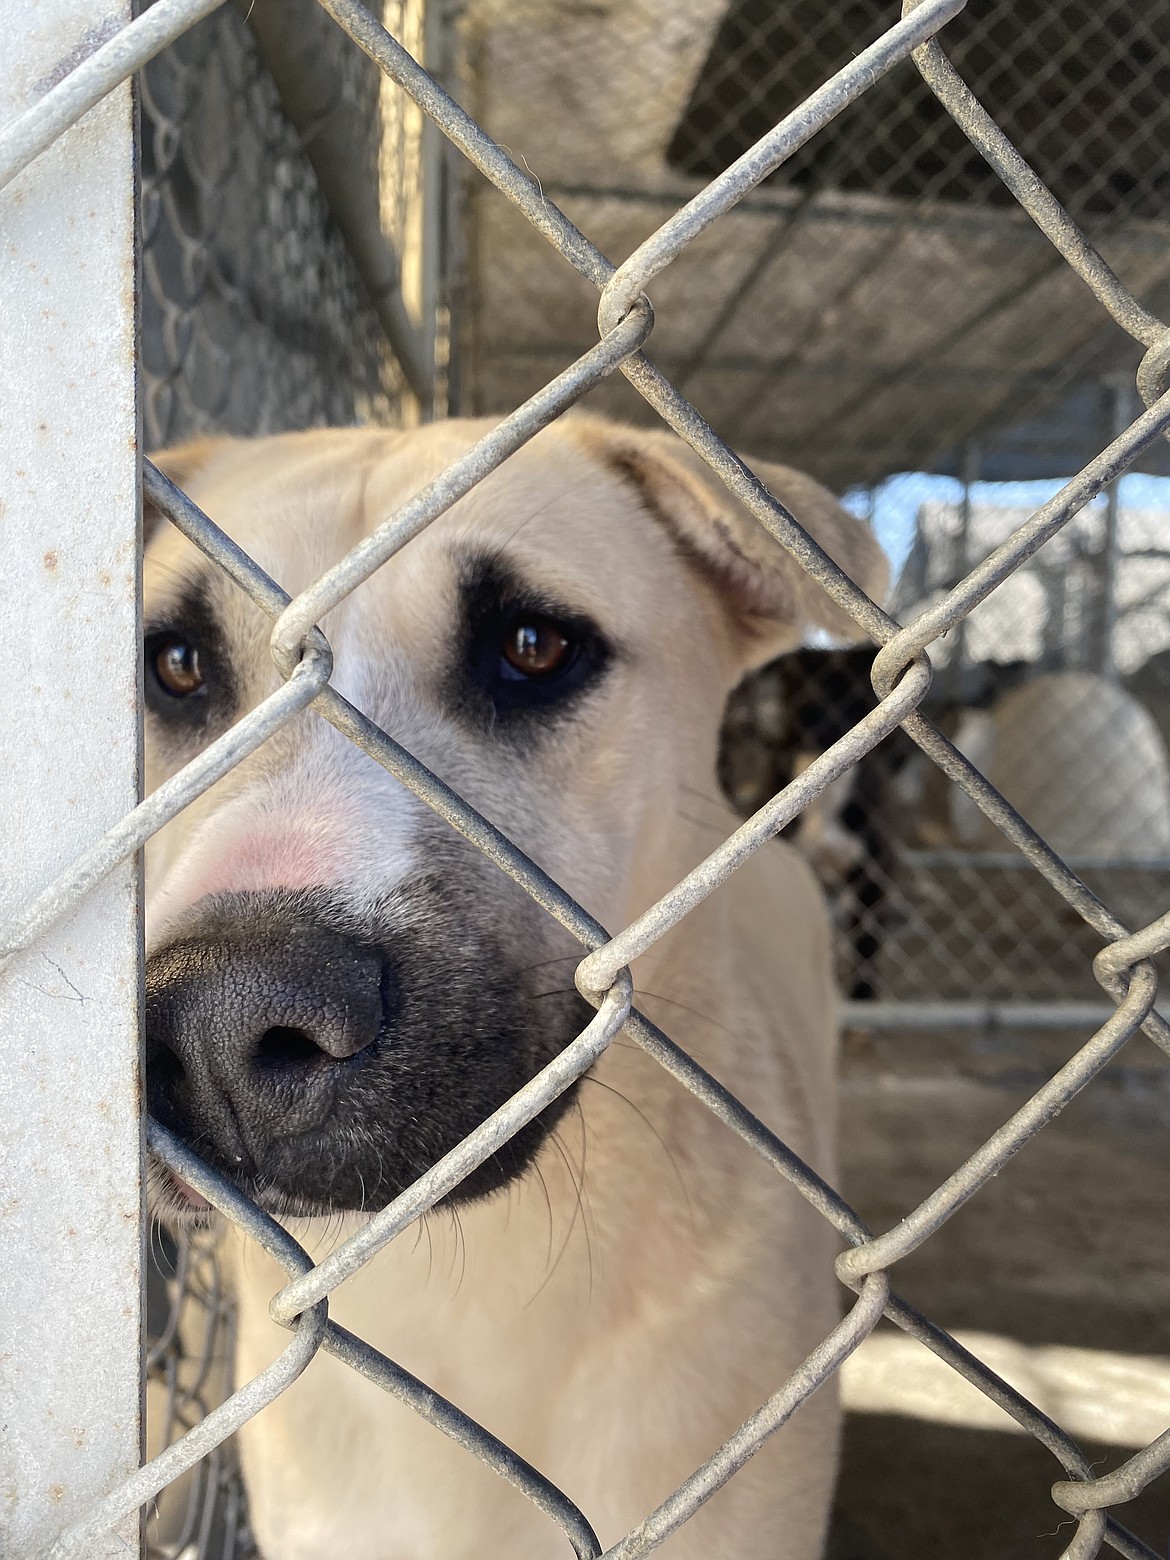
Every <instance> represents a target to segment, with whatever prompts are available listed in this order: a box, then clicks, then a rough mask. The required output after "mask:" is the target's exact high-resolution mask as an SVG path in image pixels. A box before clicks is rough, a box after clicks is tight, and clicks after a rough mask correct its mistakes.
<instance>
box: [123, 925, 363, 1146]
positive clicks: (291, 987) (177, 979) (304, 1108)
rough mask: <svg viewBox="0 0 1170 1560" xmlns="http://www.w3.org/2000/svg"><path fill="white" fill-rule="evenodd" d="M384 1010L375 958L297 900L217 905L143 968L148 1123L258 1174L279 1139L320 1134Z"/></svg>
mask: <svg viewBox="0 0 1170 1560" xmlns="http://www.w3.org/2000/svg"><path fill="white" fill-rule="evenodd" d="M390 998H391V981H390V977H389V972H388V967H387V965H386V961H385V959H384V956H383V954H382V953H381V952H380V951H379V950H377V949H375V948H372V947H369V946H366V945H363V944H362V943H361V942H360V941H358V940H357V939H356V938H354V937H352V936H350V935H348V934H347V933H346V932H344V931H341V930H338V929H336V928H335V927H333V926H331V925H329V924H328V923H327V921H326V920H325V919H324V918H323V917H322V916H321V915H319V914H317V913H315V911H314V910H313V908H312V907H311V906H306V905H305V904H304V902H303V900H301V899H300V898H299V897H298V898H297V899H294V898H293V896H283V895H278V894H268V895H265V894H236V895H229V896H224V897H223V898H220V899H218V900H216V901H214V902H213V903H212V905H211V906H210V908H209V909H208V910H207V911H206V912H205V913H204V914H202V915H201V916H200V918H199V920H198V921H197V922H196V923H194V924H193V925H192V926H191V927H190V928H189V929H188V930H187V932H186V933H185V934H184V935H181V936H179V937H178V938H177V939H176V940H175V941H173V942H170V943H168V944H167V945H166V946H165V947H163V948H161V949H160V950H159V951H158V952H157V953H155V954H152V955H151V957H150V959H149V960H148V963H147V972H146V1037H147V1079H148V1091H149V1098H150V1106H151V1110H152V1111H153V1112H154V1114H156V1115H158V1116H159V1117H160V1119H162V1120H163V1122H164V1123H165V1124H167V1125H170V1126H173V1127H174V1128H175V1129H176V1130H178V1131H179V1132H181V1133H182V1134H183V1135H184V1136H187V1137H189V1138H192V1139H193V1138H194V1136H195V1135H197V1134H198V1133H199V1132H200V1131H202V1132H203V1133H204V1134H210V1137H211V1139H212V1140H213V1141H215V1142H216V1143H217V1146H218V1147H219V1148H220V1149H221V1151H222V1152H223V1153H224V1154H225V1155H226V1157H227V1158H228V1159H229V1160H234V1161H236V1162H240V1161H242V1160H248V1161H251V1162H252V1163H253V1164H255V1163H256V1162H258V1161H259V1160H260V1159H261V1158H262V1157H263V1155H264V1151H265V1150H266V1149H267V1148H268V1147H269V1145H270V1144H272V1143H273V1142H274V1141H275V1140H276V1139H279V1138H288V1137H292V1136H295V1135H296V1134H297V1133H299V1132H305V1131H311V1130H313V1129H315V1128H318V1127H320V1126H322V1125H323V1124H324V1123H325V1122H326V1120H327V1119H328V1117H329V1115H330V1112H331V1109H332V1106H333V1102H334V1098H335V1095H336V1088H337V1083H338V1079H339V1075H340V1073H341V1072H342V1071H347V1070H348V1071H352V1069H353V1068H354V1067H355V1066H360V1065H361V1062H362V1056H363V1053H367V1052H369V1051H371V1050H372V1049H373V1048H374V1047H375V1043H376V1042H377V1041H378V1038H379V1035H380V1034H381V1033H382V1030H383V1027H384V1025H385V1023H386V1021H387V1017H388V1013H387V1008H388V1005H389V1002H390Z"/></svg>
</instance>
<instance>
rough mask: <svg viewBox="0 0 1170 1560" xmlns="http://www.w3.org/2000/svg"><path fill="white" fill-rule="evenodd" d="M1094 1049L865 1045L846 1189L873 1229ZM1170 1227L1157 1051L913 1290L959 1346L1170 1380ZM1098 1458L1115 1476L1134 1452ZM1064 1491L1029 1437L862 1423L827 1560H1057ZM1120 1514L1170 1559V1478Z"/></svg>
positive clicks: (975, 1215) (987, 1205) (947, 1235)
mask: <svg viewBox="0 0 1170 1560" xmlns="http://www.w3.org/2000/svg"><path fill="white" fill-rule="evenodd" d="M1085 1038H1087V1036H1085V1035H1081V1036H1075V1035H1064V1034H1061V1035H1054V1034H1051V1033H1050V1034H1034V1033H1027V1034H1025V1033H1021V1032H1018V1031H1017V1032H1014V1033H1007V1032H1004V1033H1000V1034H998V1035H986V1034H983V1035H980V1034H971V1033H970V1032H968V1033H966V1034H918V1035H912V1034H904V1033H903V1034H884V1035H883V1034H880V1033H874V1034H868V1035H860V1036H852V1037H849V1038H848V1040H847V1044H846V1054H845V1066H844V1100H843V1121H842V1135H841V1136H842V1144H843V1148H844V1156H845V1157H844V1164H843V1167H842V1177H843V1189H844V1191H845V1193H846V1195H847V1196H848V1197H849V1198H850V1200H851V1201H852V1202H853V1204H854V1206H855V1207H856V1208H857V1209H858V1211H859V1212H860V1213H861V1214H862V1216H863V1217H864V1218H865V1219H866V1220H867V1221H868V1222H869V1224H870V1227H871V1228H874V1229H877V1230H884V1229H887V1228H889V1227H890V1226H891V1225H892V1224H894V1223H896V1222H897V1220H898V1218H899V1217H900V1216H901V1215H903V1214H904V1213H906V1212H907V1211H908V1210H909V1209H911V1208H912V1207H913V1206H914V1205H915V1204H916V1203H917V1202H918V1201H919V1200H920V1199H921V1198H922V1197H923V1196H924V1195H925V1194H926V1193H927V1192H928V1191H930V1190H931V1189H932V1188H934V1187H935V1186H937V1185H938V1183H939V1182H940V1181H941V1180H942V1179H944V1177H945V1176H946V1175H947V1174H948V1173H949V1172H950V1171H951V1170H953V1169H954V1168H955V1167H956V1166H957V1165H958V1164H959V1163H960V1162H961V1161H962V1160H963V1159H964V1158H965V1157H966V1156H967V1155H968V1154H969V1153H970V1152H971V1151H972V1150H973V1149H974V1148H976V1147H977V1146H978V1144H979V1143H980V1142H982V1141H983V1140H984V1139H985V1138H986V1137H987V1136H989V1135H990V1133H991V1132H992V1131H993V1130H994V1129H995V1128H996V1127H997V1126H999V1125H1000V1124H1001V1123H1002V1122H1003V1121H1004V1120H1006V1118H1007V1117H1008V1116H1009V1115H1010V1114H1011V1112H1012V1111H1013V1110H1014V1109H1015V1108H1016V1107H1017V1106H1018V1105H1019V1104H1020V1103H1022V1101H1023V1100H1024V1099H1025V1098H1026V1097H1027V1095H1028V1094H1029V1093H1031V1092H1032V1091H1033V1090H1034V1089H1035V1088H1036V1087H1037V1086H1038V1085H1039V1084H1040V1083H1041V1082H1043V1081H1044V1079H1045V1078H1046V1077H1048V1076H1050V1074H1051V1073H1052V1072H1053V1071H1055V1069H1056V1068H1057V1067H1058V1066H1059V1065H1060V1064H1061V1062H1062V1061H1064V1060H1065V1059H1067V1057H1068V1056H1069V1055H1070V1054H1071V1052H1072V1051H1073V1050H1074V1049H1075V1048H1076V1045H1077V1044H1078V1043H1081V1042H1082V1041H1083V1040H1084V1039H1085ZM1168 1210H1170V1061H1168V1060H1167V1058H1166V1057H1164V1056H1162V1055H1161V1054H1160V1053H1159V1052H1158V1051H1157V1050H1156V1049H1155V1047H1153V1046H1152V1045H1151V1044H1150V1043H1149V1042H1148V1041H1146V1040H1144V1039H1142V1038H1141V1037H1139V1038H1138V1039H1136V1040H1134V1041H1131V1042H1130V1044H1129V1045H1128V1046H1127V1047H1126V1049H1125V1050H1124V1051H1123V1052H1122V1053H1121V1056H1120V1057H1119V1058H1117V1059H1116V1060H1115V1061H1114V1063H1113V1065H1112V1066H1111V1067H1110V1068H1109V1069H1107V1070H1106V1072H1105V1073H1104V1074H1103V1075H1102V1076H1101V1077H1100V1078H1098V1079H1097V1080H1096V1081H1095V1082H1094V1083H1093V1084H1092V1085H1090V1086H1089V1088H1088V1090H1087V1091H1086V1092H1084V1093H1083V1094H1082V1095H1081V1096H1080V1097H1079V1098H1078V1099H1077V1100H1075V1101H1074V1102H1073V1103H1072V1105H1070V1106H1069V1107H1068V1109H1067V1110H1066V1111H1065V1113H1064V1114H1063V1115H1062V1116H1061V1117H1060V1118H1058V1120H1056V1121H1055V1122H1053V1123H1052V1124H1051V1125H1049V1126H1048V1127H1047V1128H1045V1130H1044V1131H1043V1132H1042V1133H1041V1134H1040V1135H1039V1137H1038V1138H1037V1139H1035V1140H1034V1141H1033V1142H1032V1143H1030V1144H1029V1145H1028V1146H1027V1147H1026V1148H1025V1149H1024V1150H1023V1151H1022V1152H1021V1153H1020V1154H1019V1155H1018V1156H1017V1158H1016V1159H1015V1160H1014V1161H1012V1163H1011V1164H1010V1165H1009V1166H1008V1167H1007V1168H1006V1169H1005V1170H1004V1171H1003V1172H1002V1173H1001V1174H1000V1176H999V1177H998V1178H997V1179H996V1180H994V1181H992V1182H991V1183H990V1184H989V1185H988V1186H987V1187H985V1188H984V1190H983V1191H982V1192H980V1193H979V1194H978V1196H977V1197H976V1198H974V1199H973V1200H972V1201H971V1202H970V1203H968V1204H967V1205H966V1206H965V1207H963V1208H962V1209H960V1211H959V1212H958V1213H957V1214H956V1215H955V1216H954V1217H953V1218H952V1219H951V1221H950V1222H949V1223H948V1224H947V1225H946V1226H945V1227H944V1228H943V1229H942V1230H941V1231H940V1232H939V1233H938V1234H937V1235H935V1236H934V1237H932V1238H931V1239H930V1240H928V1241H927V1242H926V1243H925V1245H924V1246H923V1247H921V1248H920V1249H919V1250H918V1251H917V1252H915V1253H914V1254H913V1255H912V1256H910V1257H908V1258H907V1259H906V1260H905V1262H903V1263H901V1264H899V1265H898V1267H897V1269H896V1272H895V1279H894V1282H895V1286H896V1287H897V1288H898V1289H899V1290H900V1292H901V1293H902V1294H903V1295H905V1296H906V1298H907V1299H908V1300H910V1301H911V1302H912V1303H913V1304H914V1305H916V1306H918V1307H919V1308H920V1309H921V1310H923V1311H925V1312H926V1313H927V1315H929V1316H930V1317H931V1318H932V1319H933V1320H934V1321H937V1322H939V1323H941V1324H942V1325H943V1326H945V1327H948V1328H951V1329H954V1328H960V1329H962V1328H966V1329H978V1330H979V1331H981V1332H984V1333H993V1334H997V1335H1001V1336H1003V1337H1005V1338H1008V1339H1013V1340H1016V1341H1017V1342H1019V1343H1022V1344H1032V1345H1045V1344H1057V1345H1070V1346H1072V1347H1074V1348H1085V1349H1093V1350H1103V1351H1109V1352H1111V1353H1115V1354H1120V1355H1146V1356H1161V1357H1164V1358H1165V1359H1166V1361H1167V1366H1168V1368H1170V1218H1168V1217H1167V1212H1168ZM885 1325H887V1324H883V1326H885ZM891 1331H892V1329H891ZM1082 1445H1083V1447H1084V1449H1085V1451H1086V1452H1087V1453H1088V1455H1089V1456H1090V1458H1091V1459H1093V1460H1094V1462H1097V1461H1098V1460H1099V1466H1100V1468H1101V1470H1102V1471H1104V1470H1106V1469H1109V1468H1112V1467H1115V1466H1117V1464H1118V1463H1119V1462H1121V1461H1124V1460H1125V1458H1126V1457H1128V1456H1130V1455H1132V1452H1133V1450H1134V1448H1133V1447H1132V1446H1130V1447H1119V1446H1102V1445H1097V1444H1094V1443H1090V1442H1086V1441H1082ZM1061 1477H1063V1473H1062V1471H1061V1469H1060V1468H1059V1466H1058V1464H1057V1463H1056V1462H1055V1460H1054V1459H1053V1458H1052V1456H1051V1455H1050V1454H1049V1453H1048V1452H1047V1451H1046V1450H1044V1449H1043V1448H1042V1447H1041V1446H1039V1445H1038V1444H1037V1443H1035V1442H1033V1441H1032V1440H1031V1439H1030V1438H1028V1437H1025V1436H1021V1435H1013V1434H1009V1433H1001V1432H998V1431H994V1430H986V1429H972V1428H966V1427H965V1426H962V1425H953V1424H941V1423H936V1422H928V1421H927V1420H925V1419H922V1418H914V1417H909V1416H904V1415H901V1414H889V1413H884V1412H872V1413H864V1414H858V1413H855V1414H850V1415H849V1416H848V1417H847V1420H846V1429H845V1439H844V1447H843V1458H842V1468H841V1481H840V1489H839V1495H838V1501H837V1512H836V1518H835V1522H834V1528H833V1534H832V1539H831V1543H830V1548H829V1556H828V1560H1047V1557H1052V1560H1055V1557H1057V1556H1059V1555H1060V1553H1061V1552H1062V1550H1063V1548H1064V1545H1065V1544H1067V1542H1068V1540H1069V1538H1070V1537H1071V1535H1072V1531H1073V1530H1072V1528H1071V1526H1065V1527H1063V1528H1061V1529H1060V1530H1059V1531H1058V1524H1059V1523H1060V1521H1061V1513H1060V1512H1058V1510H1057V1508H1056V1507H1055V1506H1054V1505H1053V1503H1052V1502H1051V1500H1050V1499H1049V1497H1048V1489H1049V1486H1050V1485H1051V1484H1052V1482H1053V1481H1054V1480H1055V1479H1058V1478H1061ZM1115 1515H1117V1517H1118V1518H1119V1520H1121V1521H1123V1522H1125V1524H1126V1525H1127V1526H1128V1527H1130V1528H1131V1530H1133V1531H1134V1532H1135V1533H1137V1534H1138V1536H1139V1537H1141V1538H1143V1539H1144V1540H1145V1542H1146V1543H1147V1544H1149V1545H1150V1547H1151V1548H1152V1549H1153V1550H1154V1551H1155V1553H1157V1554H1158V1555H1166V1556H1168V1557H1170V1475H1167V1476H1165V1477H1163V1478H1162V1479H1161V1480H1160V1481H1156V1482H1155V1483H1154V1484H1153V1485H1152V1486H1151V1487H1150V1488H1149V1489H1148V1490H1147V1491H1145V1492H1144V1493H1143V1494H1142V1495H1141V1496H1140V1497H1139V1498H1138V1499H1137V1500H1135V1501H1133V1502H1131V1503H1130V1504H1129V1505H1128V1506H1127V1507H1125V1508H1118V1509H1117V1510H1116V1512H1115ZM1104 1552H1109V1553H1111V1552H1112V1551H1104Z"/></svg>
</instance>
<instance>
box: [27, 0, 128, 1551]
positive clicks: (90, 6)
mask: <svg viewBox="0 0 1170 1560" xmlns="http://www.w3.org/2000/svg"><path fill="white" fill-rule="evenodd" d="M129 15H130V6H129V4H128V3H126V0H116V3H113V4H111V3H110V0H37V3H36V5H34V6H17V7H10V8H9V9H8V12H7V15H6V17H5V26H4V27H3V29H0V121H3V122H7V121H8V120H9V119H11V118H12V117H13V116H14V115H15V114H17V113H18V112H19V111H20V110H21V109H23V108H26V107H28V106H29V105H30V104H31V103H34V102H35V101H37V99H38V98H40V97H41V96H42V95H43V94H44V93H45V92H46V91H47V90H48V89H49V88H50V87H51V86H52V85H53V84H54V83H55V82H56V81H58V80H60V79H61V77H62V76H63V75H65V74H66V73H67V71H68V70H69V69H71V68H72V67H73V66H75V65H76V64H78V63H79V61H80V60H81V59H83V58H85V56H86V55H87V54H89V53H90V52H92V50H93V49H94V47H95V46H97V45H98V44H99V43H101V42H102V41H104V39H105V38H106V37H108V36H109V35H110V33H111V32H112V31H113V30H114V29H115V28H116V27H118V26H121V25H122V24H123V23H124V22H125V21H126V20H128V18H129ZM132 129H133V118H132V97H131V89H130V86H129V85H128V84H125V85H123V86H122V87H119V88H118V89H117V90H116V91H115V92H114V93H113V94H112V95H111V96H110V97H108V98H107V99H105V100H104V101H103V102H102V103H100V104H99V105H98V107H96V108H95V109H93V110H91V112H90V113H88V114H87V115H86V116H85V118H84V119H82V120H81V121H80V123H79V124H77V125H75V126H74V127H73V128H72V129H70V130H68V131H67V132H66V133H65V134H64V135H62V136H61V137H60V139H59V140H58V141H56V142H55V143H54V144H53V145H52V146H50V147H49V148H48V150H47V151H45V152H43V153H42V154H41V155H40V156H39V157H38V158H37V159H36V160H35V161H34V162H33V163H32V164H31V166H29V167H28V168H26V169H25V171H24V172H23V173H22V174H21V175H19V176H18V177H17V178H16V180H15V181H14V182H13V183H12V184H11V185H10V186H9V187H8V188H7V189H6V190H4V191H3V193H2V194H0V559H2V560H3V574H2V576H0V578H2V584H0V599H2V601H3V623H4V627H3V632H2V633H0V731H2V733H3V736H2V742H3V748H2V752H3V761H2V763H0V839H2V842H3V843H2V845H0V852H2V857H0V859H2V860H3V867H2V870H0V919H3V918H5V917H7V916H9V915H11V914H12V913H13V912H14V911H16V910H17V909H18V908H19V907H20V906H21V904H22V903H23V902H24V901H25V900H26V899H27V898H28V896H30V895H32V894H34V893H35V892H37V891H38V890H39V889H41V888H42V887H43V886H44V885H45V884H46V883H48V882H49V880H50V879H51V878H53V877H54V876H55V874H56V873H58V872H59V871H61V869H62V868H63V867H66V866H67V865H68V864H69V863H70V861H71V860H72V859H73V857H74V856H75V855H77V854H78V852H80V851H81V849H82V848H83V847H84V846H85V845H86V844H88V843H89V842H90V841H92V840H94V839H95V838H96V837H97V836H98V835H99V834H100V833H102V831H103V830H104V829H106V828H107V827H108V826H109V825H110V824H111V823H113V822H114V821H115V820H116V819H117V818H118V817H120V816H121V815H122V814H123V813H124V812H126V811H128V810H129V809H130V808H131V807H132V806H133V805H134V804H135V802H136V800H137V794H138V784H139V779H138V775H139V737H138V716H137V708H138V698H137V683H138V658H139V648H138V638H139V631H138V621H137V619H138V607H137V599H138V593H137V574H138V564H137V535H136V533H137V520H136V513H137V502H136V483H137V410H136V397H135V374H134V361H135V326H134V315H135V310H134V149H133V137H132ZM138 916H139V889H138V871H137V867H136V866H135V865H133V864H128V865H126V866H125V867H122V868H120V869H118V870H117V871H116V872H114V873H113V874H111V876H110V878H109V879H108V880H107V881H106V882H104V883H103V884H102V885H101V886H100V887H99V888H98V889H97V890H96V891H95V892H94V893H93V894H91V895H90V896H89V898H88V900H87V901H86V902H85V903H84V904H83V905H82V906H81V908H80V909H79V910H78V911H76V912H74V913H73V914H71V915H69V916H67V917H65V918H64V919H63V920H62V921H61V922H60V924H59V925H57V926H56V927H55V928H54V930H53V931H52V932H51V933H50V934H49V935H47V936H46V937H44V938H42V939H41V940H40V941H39V942H38V943H37V944H36V945H35V946H33V947H32V948H30V949H29V950H27V951H26V952H25V953H23V954H22V955H19V956H18V957H16V958H15V959H13V960H12V962H11V963H10V964H9V965H8V966H7V967H6V968H4V969H3V971H0V1425H2V1427H3V1429H2V1435H0V1554H3V1555H5V1556H7V1557H12V1560H16V1557H18V1556H19V1557H25V1556H33V1555H36V1554H38V1553H39V1552H40V1551H41V1550H42V1549H43V1548H44V1546H45V1545H46V1544H47V1543H48V1542H50V1541H51V1540H52V1538H53V1537H54V1535H55V1534H56V1533H57V1532H58V1531H59V1530H60V1529H61V1528H63V1527H64V1526H65V1525H66V1524H67V1523H68V1522H70V1521H73V1520H76V1519H77V1518H79V1517H80V1516H81V1515H82V1514H83V1513H84V1511H85V1509H86V1508H87V1506H88V1505H89V1504H90V1503H91V1502H92V1501H93V1500H94V1499H95V1497H97V1496H100V1495H101V1494H102V1493H103V1492H104V1491H105V1490H106V1489H107V1488H108V1487H109V1486H110V1485H111V1484H112V1483H113V1482H114V1481H115V1480H116V1479H118V1478H120V1477H121V1476H123V1475H125V1474H126V1473H127V1472H129V1471H130V1470H131V1469H132V1468H134V1467H135V1466H136V1465H137V1462H138V1457H139V1436H140V1422H141V1409H140V1398H141V1390H140V1384H139V1357H140V1330H141V1312H142V1307H141V1288H142V1217H141V1157H142V1156H141V1134H140V1127H139V1110H138V1093H139V1079H140V1028H139V1008H140V996H139V992H140V985H141V962H140V952H139V946H140V940H139V932H138ZM138 1553H139V1540H138V1524H137V1520H136V1519H130V1520H129V1521H128V1522H127V1523H125V1524H124V1525H123V1527H122V1529H121V1530H120V1532H119V1533H117V1534H115V1535H113V1536H112V1537H111V1538H110V1539H109V1541H108V1542H103V1543H101V1544H99V1545H95V1547H94V1550H93V1554H94V1560H106V1557H107V1556H113V1555H119V1556H126V1555H137V1554H138Z"/></svg>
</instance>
